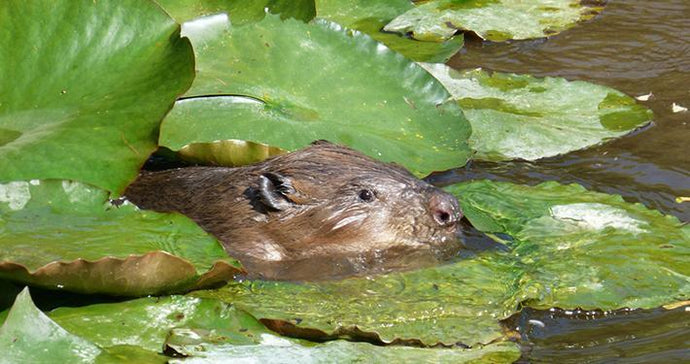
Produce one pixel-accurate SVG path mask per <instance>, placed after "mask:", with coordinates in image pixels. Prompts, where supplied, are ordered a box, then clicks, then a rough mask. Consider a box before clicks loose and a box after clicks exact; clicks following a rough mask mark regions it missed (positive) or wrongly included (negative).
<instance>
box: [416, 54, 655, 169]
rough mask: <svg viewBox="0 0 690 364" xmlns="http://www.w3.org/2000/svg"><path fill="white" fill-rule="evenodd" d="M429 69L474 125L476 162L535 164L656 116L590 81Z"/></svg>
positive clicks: (434, 66)
mask: <svg viewBox="0 0 690 364" xmlns="http://www.w3.org/2000/svg"><path fill="white" fill-rule="evenodd" d="M423 67H424V68H425V69H426V70H428V71H429V72H430V73H431V74H433V75H434V76H435V77H436V78H437V79H438V80H439V81H441V83H443V84H444V85H445V86H446V88H447V89H448V91H449V92H450V93H451V94H452V95H453V97H454V98H455V99H456V100H458V103H459V104H460V106H461V107H462V109H463V111H464V112H465V116H467V119H468V120H469V121H470V124H472V136H471V137H470V145H471V146H472V147H473V148H474V149H475V150H476V151H477V154H476V155H475V156H474V158H476V159H483V160H490V161H501V160H510V159H518V158H519V159H525V160H535V159H539V158H544V157H551V156H555V155H559V154H563V153H568V152H570V151H573V150H578V149H583V148H586V147H589V146H592V145H595V144H598V143H601V142H604V141H607V140H609V139H612V138H616V137H620V136H622V135H625V134H627V133H629V132H630V131H632V130H634V129H636V128H639V127H641V126H644V125H645V124H648V123H649V122H650V121H651V120H652V117H653V114H652V111H651V110H649V109H647V108H645V107H644V106H642V105H639V104H637V103H636V101H635V100H634V99H633V98H632V97H629V96H626V95H625V94H623V93H622V92H620V91H617V90H614V89H612V88H609V87H606V86H600V85H596V84H592V83H589V82H584V81H568V80H566V79H563V78H557V77H546V78H537V77H533V76H530V75H517V74H506V73H498V72H494V73H489V72H486V71H483V70H481V69H474V70H466V71H461V72H459V71H456V70H454V69H451V68H450V67H448V66H446V65H442V64H423Z"/></svg>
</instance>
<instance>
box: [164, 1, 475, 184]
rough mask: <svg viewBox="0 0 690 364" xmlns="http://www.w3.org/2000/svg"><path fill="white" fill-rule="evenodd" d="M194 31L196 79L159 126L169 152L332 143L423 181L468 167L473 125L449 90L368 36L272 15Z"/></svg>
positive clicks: (319, 23)
mask: <svg viewBox="0 0 690 364" xmlns="http://www.w3.org/2000/svg"><path fill="white" fill-rule="evenodd" d="M199 22H201V23H197V24H202V25H203V24H204V23H203V21H202V20H199ZM211 23H213V22H211ZM189 24H190V23H185V25H184V27H185V29H187V28H190V26H189ZM193 28H194V29H195V30H194V32H193V33H192V34H190V37H191V39H192V43H193V44H194V47H195V52H196V53H197V59H198V62H197V78H196V80H195V82H194V84H193V86H192V88H191V89H190V90H189V91H188V93H187V95H186V96H187V97H188V98H189V99H186V100H182V101H180V102H178V104H177V105H176V106H175V107H174V108H173V110H172V111H171V113H170V114H169V115H168V117H166V120H165V121H164V122H163V125H162V126H161V137H160V144H161V145H163V146H166V147H168V148H170V149H173V150H176V149H178V147H179V146H180V145H185V144H189V143H194V142H212V141H215V140H226V139H239V140H247V141H252V142H258V143H264V144H268V145H271V146H276V147H280V148H282V149H286V150H295V149H299V148H301V147H304V146H306V145H308V144H309V143H310V142H312V141H314V140H318V139H327V140H330V141H332V142H337V143H342V144H346V145H350V146H352V147H354V148H356V149H358V150H360V151H362V152H364V153H366V154H369V155H371V156H373V157H375V158H378V159H382V160H384V161H396V162H398V163H399V164H402V165H404V166H406V167H408V169H410V170H412V171H413V172H415V173H417V174H419V175H426V174H428V173H430V172H432V171H435V170H446V169H449V168H453V167H458V166H462V165H464V164H465V162H466V161H467V158H468V156H469V148H468V146H467V138H468V137H469V133H470V129H469V124H468V123H467V121H466V120H465V118H464V116H463V115H462V111H461V110H460V108H459V107H458V106H457V105H456V104H455V103H454V102H446V101H447V100H448V97H449V95H448V93H447V91H446V90H445V89H444V88H443V86H442V85H441V84H439V83H438V82H437V81H436V80H435V79H434V78H433V77H431V76H430V75H429V74H428V73H426V72H425V71H424V70H423V69H421V68H420V67H419V66H417V65H416V64H414V63H411V62H410V61H409V60H407V59H405V58H403V57H402V56H400V55H398V54H396V53H394V52H391V51H389V50H388V49H387V48H385V47H381V46H380V45H379V44H378V43H377V42H375V41H374V40H372V39H371V38H369V37H368V36H366V35H364V34H361V33H356V34H353V33H352V32H350V31H347V30H343V29H342V28H340V27H339V26H338V25H336V24H333V23H327V22H324V21H320V22H317V23H315V24H305V23H302V22H299V21H296V20H291V19H286V20H285V21H281V20H280V19H279V18H278V17H277V16H273V15H270V14H269V15H267V16H266V17H265V18H264V19H263V20H262V21H261V22H258V23H253V24H248V25H244V26H240V27H234V26H233V27H231V26H230V25H229V24H227V23H226V24H225V25H223V24H220V23H215V24H210V25H209V26H208V32H207V33H204V32H202V31H201V30H200V29H202V28H203V27H201V26H200V27H193ZM315 70H318V72H315ZM209 95H243V96H247V97H250V98H253V99H255V100H256V101H258V102H255V103H240V102H237V101H236V100H237V99H236V98H233V97H218V96H215V97H207V96H209ZM202 130H211V131H213V133H212V135H202V134H203V133H204V132H203V131H202ZM185 135H187V136H185ZM176 136H179V137H176Z"/></svg>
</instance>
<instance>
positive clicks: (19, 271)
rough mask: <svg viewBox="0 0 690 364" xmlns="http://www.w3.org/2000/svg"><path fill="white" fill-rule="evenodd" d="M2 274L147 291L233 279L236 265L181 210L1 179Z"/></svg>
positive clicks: (68, 185)
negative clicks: (164, 210)
mask: <svg viewBox="0 0 690 364" xmlns="http://www.w3.org/2000/svg"><path fill="white" fill-rule="evenodd" d="M3 189H4V191H5V196H9V198H7V200H9V202H7V201H6V202H3V201H2V199H0V277H3V278H7V279H11V280H15V281H20V282H24V283H30V284H35V285H40V286H42V287H47V288H53V289H55V288H58V289H65V290H69V291H75V292H84V293H107V294H112V295H144V294H155V293H161V292H170V291H181V290H182V291H184V290H189V289H192V288H195V287H206V286H209V285H213V284H215V283H219V282H224V281H227V280H228V279H232V277H233V275H234V274H235V273H237V272H238V268H237V263H236V262H235V261H233V260H231V259H229V258H228V257H227V254H226V253H225V252H224V251H223V249H222V247H221V246H220V244H218V242H217V241H216V240H215V239H213V238H212V237H210V236H209V235H208V234H206V233H205V232H203V231H202V230H201V229H200V228H199V227H198V226H197V225H196V224H194V223H193V222H192V221H191V220H189V219H187V218H186V217H184V216H181V215H177V214H161V213H156V212H152V211H139V210H138V209H137V208H136V207H134V206H132V205H130V204H128V203H125V204H123V205H121V206H115V205H113V204H111V203H110V202H108V199H107V196H108V194H107V192H105V191H103V190H99V189H97V188H94V187H90V186H87V185H84V184H80V183H76V182H68V181H31V182H14V183H11V184H5V185H0V191H2V190H3Z"/></svg>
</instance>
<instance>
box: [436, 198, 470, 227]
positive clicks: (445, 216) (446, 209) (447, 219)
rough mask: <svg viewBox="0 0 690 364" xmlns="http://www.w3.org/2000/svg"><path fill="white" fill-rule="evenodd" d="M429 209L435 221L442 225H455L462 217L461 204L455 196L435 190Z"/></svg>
mask: <svg viewBox="0 0 690 364" xmlns="http://www.w3.org/2000/svg"><path fill="white" fill-rule="evenodd" d="M429 209H430V211H431V216H433V217H434V221H436V223H438V224H439V225H441V226H453V225H455V223H457V222H458V221H460V219H461V218H462V212H461V211H460V206H458V200H457V199H455V196H453V195H451V194H448V193H445V192H442V191H435V193H434V194H433V195H432V196H431V199H430V200H429Z"/></svg>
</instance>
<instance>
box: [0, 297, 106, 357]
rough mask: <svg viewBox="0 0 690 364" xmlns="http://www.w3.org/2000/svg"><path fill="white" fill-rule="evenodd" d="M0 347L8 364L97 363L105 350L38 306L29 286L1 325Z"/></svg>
mask: <svg viewBox="0 0 690 364" xmlns="http://www.w3.org/2000/svg"><path fill="white" fill-rule="evenodd" d="M0 350H1V351H2V361H3V362H5V363H49V362H50V363H56V362H59V363H93V362H94V360H95V359H96V358H97V357H98V356H99V355H100V354H101V353H102V351H101V349H100V348H99V347H98V346H96V345H94V344H93V343H91V342H89V341H87V340H84V339H82V338H80V337H78V336H75V335H72V334H70V333H69V332H67V331H65V329H63V328H61V327H60V326H59V325H58V324H56V323H55V322H53V321H52V320H51V319H50V318H48V317H47V316H46V315H45V314H44V313H43V312H41V311H40V310H39V309H37V308H36V306H34V304H33V302H32V301H31V296H30V295H29V290H28V289H26V288H25V289H24V290H23V291H22V292H21V293H20V294H19V295H18V296H17V299H16V301H15V303H14V305H13V306H12V309H11V310H10V312H9V314H8V316H7V319H6V320H5V323H4V324H3V325H2V327H0Z"/></svg>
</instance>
